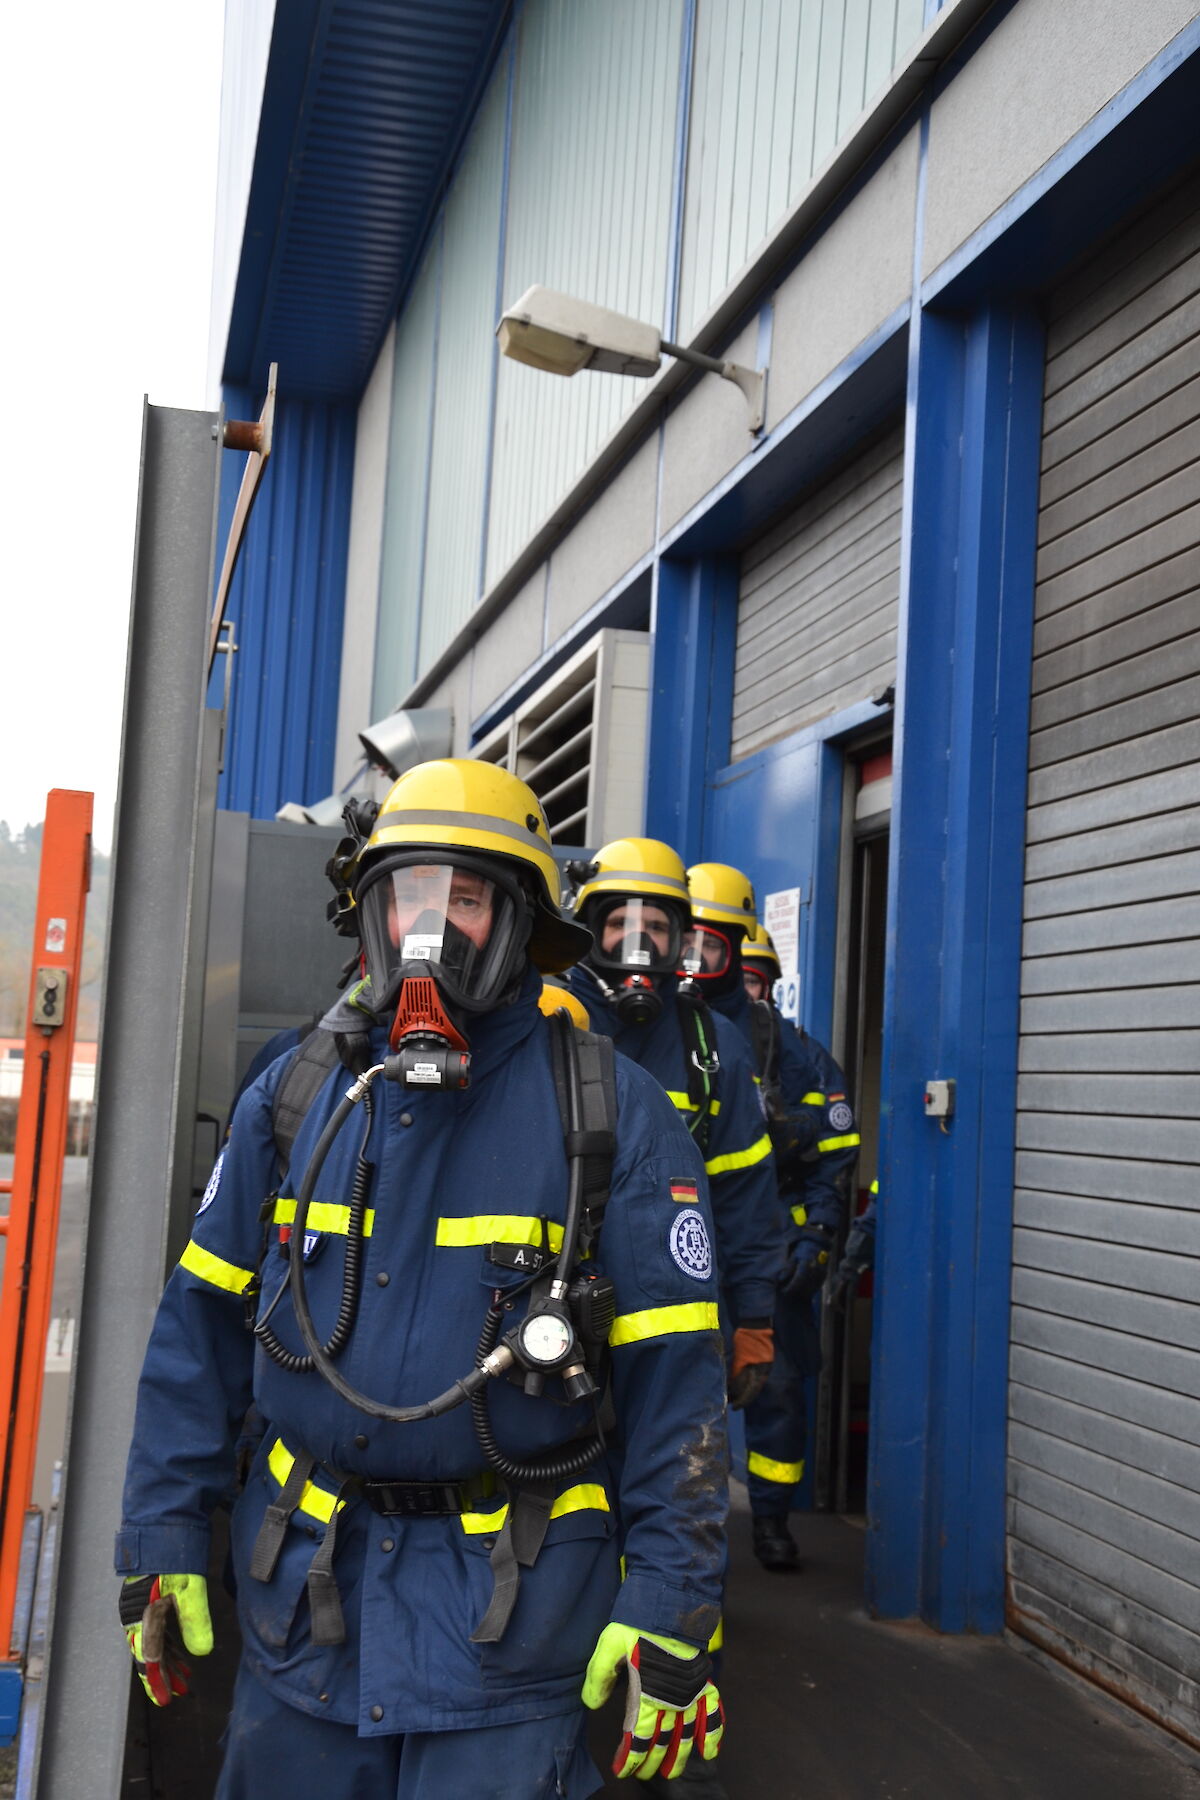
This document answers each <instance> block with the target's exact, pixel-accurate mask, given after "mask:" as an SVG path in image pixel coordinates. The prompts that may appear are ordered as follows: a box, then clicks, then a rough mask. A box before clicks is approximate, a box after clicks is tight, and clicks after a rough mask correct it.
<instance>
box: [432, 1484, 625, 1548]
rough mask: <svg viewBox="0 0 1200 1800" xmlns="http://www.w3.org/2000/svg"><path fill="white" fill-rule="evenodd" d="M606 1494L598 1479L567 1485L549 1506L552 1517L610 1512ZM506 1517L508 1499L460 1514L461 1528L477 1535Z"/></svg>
mask: <svg viewBox="0 0 1200 1800" xmlns="http://www.w3.org/2000/svg"><path fill="white" fill-rule="evenodd" d="M611 1511H612V1508H611V1507H610V1506H609V1504H608V1495H607V1494H606V1493H605V1491H604V1489H603V1488H602V1487H601V1486H600V1483H599V1482H598V1481H581V1482H579V1483H577V1485H576V1486H575V1487H569V1488H566V1489H564V1491H563V1492H562V1493H561V1494H560V1495H559V1496H558V1499H557V1500H556V1501H555V1502H554V1505H553V1506H552V1507H551V1508H550V1517H551V1518H552V1519H565V1518H566V1516H567V1514H568V1513H577V1512H604V1513H606V1512H611ZM507 1517H508V1501H507V1500H506V1501H504V1503H503V1505H501V1506H498V1507H497V1508H496V1510H495V1512H490V1513H484V1512H469V1513H463V1514H462V1528H463V1530H464V1531H465V1532H466V1533H467V1535H468V1537H478V1536H479V1535H480V1533H482V1532H485V1531H499V1529H500V1527H501V1526H502V1525H503V1523H504V1521H505V1519H506V1518H507Z"/></svg>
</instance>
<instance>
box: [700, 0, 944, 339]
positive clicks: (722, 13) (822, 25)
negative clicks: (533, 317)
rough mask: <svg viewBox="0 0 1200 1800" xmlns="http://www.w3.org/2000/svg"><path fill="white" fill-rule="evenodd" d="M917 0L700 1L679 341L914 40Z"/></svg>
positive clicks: (775, 222) (919, 4)
mask: <svg viewBox="0 0 1200 1800" xmlns="http://www.w3.org/2000/svg"><path fill="white" fill-rule="evenodd" d="M922 13H923V6H922V0H698V5H697V9H696V48H695V61H694V76H693V83H692V107H691V119H690V127H689V145H688V170H687V189H686V196H685V204H684V230H683V267H682V276H681V284H680V307H679V325H678V332H677V336H678V337H679V338H680V339H682V340H686V338H687V336H688V335H689V333H690V332H691V331H692V329H693V328H694V327H695V325H696V324H697V323H698V321H699V320H700V319H701V318H703V316H704V314H705V313H706V312H707V311H708V309H709V307H710V305H711V304H712V302H713V301H714V300H715V299H716V297H717V295H718V294H719V293H720V292H721V291H722V289H723V288H725V287H726V286H727V285H728V283H729V282H730V280H731V279H732V278H733V276H734V275H735V274H736V273H737V271H738V269H740V268H741V266H742V265H743V263H745V262H747V261H748V260H749V258H750V255H751V253H752V252H753V251H754V250H755V249H756V247H757V246H758V245H759V244H760V243H761V242H762V240H763V239H764V238H765V237H766V236H767V235H768V233H769V232H771V231H772V230H774V229H775V227H776V226H777V225H778V224H779V222H780V220H781V219H782V217H783V215H784V213H785V212H786V211H787V209H788V208H789V206H791V205H792V203H793V202H794V201H795V200H796V199H797V198H798V196H799V195H800V193H801V192H802V191H803V189H804V188H805V186H806V185H807V183H808V182H809V181H810V179H811V178H812V176H813V174H814V172H815V171H816V170H817V169H818V168H819V167H820V166H821V164H822V163H823V162H824V161H825V159H826V157H827V156H828V155H829V153H830V151H831V150H832V149H833V148H834V146H835V144H836V143H837V142H838V140H839V139H840V138H841V137H843V136H844V135H845V132H846V130H847V129H848V127H849V126H850V125H851V124H852V123H853V121H854V120H855V119H856V118H857V117H858V115H859V113H860V112H861V111H862V109H863V106H864V105H865V103H866V102H867V101H868V100H869V99H870V98H871V96H872V95H873V94H874V93H875V92H876V90H877V89H878V88H879V87H880V85H881V84H882V83H883V82H884V81H886V79H887V77H888V75H889V73H890V72H891V70H892V68H893V67H894V65H895V63H896V61H897V60H898V58H899V57H900V56H902V55H903V54H904V52H905V51H907V50H908V48H909V47H910V45H911V44H913V43H914V42H915V40H916V39H917V37H919V35H920V32H921V23H922Z"/></svg>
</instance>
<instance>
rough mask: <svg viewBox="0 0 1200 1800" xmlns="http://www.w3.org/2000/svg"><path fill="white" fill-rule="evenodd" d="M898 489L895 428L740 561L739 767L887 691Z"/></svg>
mask: <svg viewBox="0 0 1200 1800" xmlns="http://www.w3.org/2000/svg"><path fill="white" fill-rule="evenodd" d="M903 480H904V444H903V434H902V432H901V429H900V427H899V426H897V427H896V428H895V429H894V430H892V431H889V433H888V434H887V436H886V437H885V438H883V439H881V440H880V441H878V442H877V443H875V444H873V445H872V446H871V447H870V449H868V450H866V451H864V452H863V453H862V454H861V455H860V456H858V457H856V458H855V460H854V461H853V462H852V463H851V464H849V465H848V467H846V468H845V469H843V470H842V471H841V472H840V474H838V475H836V476H834V477H833V479H832V480H830V481H828V482H826V483H825V484H824V485H823V486H822V487H820V488H818V489H817V490H816V492H815V493H812V494H810V495H809V496H808V497H807V498H806V499H805V500H803V501H802V502H801V504H800V505H799V506H798V507H796V508H795V510H794V511H792V512H790V513H789V514H788V515H787V516H786V518H784V519H781V520H780V521H779V523H778V524H776V525H774V526H773V527H772V528H771V530H770V531H769V532H767V533H766V534H765V536H763V537H761V538H759V539H758V541H757V542H756V543H754V544H751V545H750V547H749V548H748V549H747V550H746V552H745V554H744V555H743V558H742V568H741V580H740V585H739V594H738V625H737V648H736V651H735V655H734V671H733V735H732V759H733V760H734V761H736V760H737V759H738V758H739V757H742V756H749V755H750V754H751V752H752V751H754V750H758V749H761V748H762V746H763V745H764V744H769V743H771V742H773V741H774V739H776V738H779V737H783V736H784V735H785V734H786V733H787V732H789V731H795V730H797V729H798V728H799V727H800V726H801V725H807V724H810V723H811V722H812V721H813V720H814V719H820V718H824V717H826V716H827V715H828V714H829V713H833V712H838V711H840V710H841V709H842V708H843V707H846V706H852V705H854V704H855V702H856V701H859V700H867V699H870V698H871V697H872V696H873V695H875V694H878V693H879V692H880V691H881V690H882V689H883V688H885V687H887V686H888V684H889V683H890V682H892V681H894V679H895V674H896V614H897V608H898V603H899V594H900V503H901V490H902V487H903Z"/></svg>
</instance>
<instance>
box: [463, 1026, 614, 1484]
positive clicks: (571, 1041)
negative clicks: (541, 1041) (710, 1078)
mask: <svg viewBox="0 0 1200 1800" xmlns="http://www.w3.org/2000/svg"><path fill="white" fill-rule="evenodd" d="M551 1024H552V1026H553V1028H555V1029H556V1030H557V1031H558V1032H559V1033H560V1036H561V1040H562V1049H563V1065H564V1067H565V1069H566V1083H567V1127H568V1131H569V1133H570V1136H571V1138H576V1137H577V1136H578V1133H579V1130H580V1127H581V1124H582V1120H583V1085H582V1081H581V1079H580V1074H579V1057H578V1054H577V1052H576V1048H575V1036H574V1033H575V1027H574V1025H573V1024H572V1023H571V1017H570V1014H569V1013H568V1012H567V1010H566V1008H565V1007H559V1009H558V1011H557V1012H555V1013H554V1014H552V1016H551ZM567 1162H568V1167H569V1183H568V1187H567V1216H566V1220H565V1222H564V1224H563V1235H562V1247H561V1249H560V1250H559V1253H558V1263H557V1265H556V1267H555V1271H554V1280H553V1282H552V1284H551V1289H550V1291H551V1293H552V1294H553V1295H554V1296H555V1298H559V1297H561V1296H562V1295H563V1294H565V1293H566V1291H567V1285H568V1283H569V1282H570V1279H571V1269H572V1266H573V1265H574V1262H575V1256H576V1252H577V1250H578V1247H579V1227H580V1224H581V1222H582V1219H583V1157H582V1155H581V1154H579V1153H578V1152H577V1151H572V1152H571V1153H570V1154H569V1155H568V1157H567ZM503 1317H504V1308H503V1306H502V1305H499V1304H495V1305H492V1306H490V1307H489V1308H488V1313H487V1317H486V1318H485V1319H484V1322H483V1330H482V1331H481V1332H480V1334H479V1343H478V1345H477V1346H476V1350H475V1361H476V1363H477V1365H478V1366H479V1367H480V1368H482V1367H483V1365H484V1362H485V1360H486V1358H487V1357H488V1356H489V1355H490V1354H491V1352H492V1351H493V1350H494V1349H495V1345H496V1339H497V1337H498V1336H499V1332H500V1325H501V1321H502V1319H503ZM471 1419H472V1422H473V1424H474V1426H475V1435H476V1437H477V1438H478V1439H479V1447H480V1449H481V1450H482V1451H483V1454H484V1457H485V1458H486V1460H487V1462H488V1464H489V1465H490V1466H491V1467H492V1468H493V1469H495V1470H496V1471H497V1473H498V1474H500V1475H504V1476H506V1477H507V1479H508V1480H509V1481H539V1480H557V1479H559V1478H561V1477H563V1476H566V1475H577V1474H578V1473H579V1471H580V1470H581V1469H586V1468H587V1467H588V1465H589V1464H590V1463H593V1462H595V1460H596V1458H597V1457H598V1456H599V1454H600V1451H601V1448H602V1446H603V1442H604V1440H603V1438H602V1437H601V1435H600V1432H599V1431H598V1430H597V1431H596V1432H594V1433H593V1435H592V1436H591V1437H589V1438H585V1439H584V1440H583V1442H582V1443H578V1444H576V1445H575V1446H574V1448H571V1447H570V1446H564V1447H563V1449H561V1450H559V1451H551V1452H550V1453H549V1454H548V1455H547V1456H545V1457H544V1458H541V1459H539V1460H538V1461H537V1462H527V1463H524V1462H517V1461H515V1460H514V1459H513V1458H512V1457H511V1456H506V1455H505V1454H504V1452H503V1451H502V1450H501V1448H500V1446H499V1444H498V1443H497V1442H496V1435H495V1433H494V1431H493V1430H492V1421H491V1415H490V1414H489V1412H488V1399H487V1388H486V1386H482V1387H478V1388H476V1389H475V1391H474V1392H473V1393H472V1395H471Z"/></svg>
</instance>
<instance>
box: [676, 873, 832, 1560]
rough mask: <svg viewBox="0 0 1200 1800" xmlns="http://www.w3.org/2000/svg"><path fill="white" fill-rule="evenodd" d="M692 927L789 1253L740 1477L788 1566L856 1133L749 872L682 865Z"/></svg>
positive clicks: (771, 1554) (768, 1548) (762, 1531)
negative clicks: (774, 1181)
mask: <svg viewBox="0 0 1200 1800" xmlns="http://www.w3.org/2000/svg"><path fill="white" fill-rule="evenodd" d="M688 888H689V891H690V894H691V905H692V917H693V922H694V930H693V933H692V935H691V938H690V939H689V943H688V953H687V958H686V960H685V967H688V968H689V969H692V970H693V971H694V973H695V978H696V980H697V982H698V984H699V986H700V987H701V989H702V990H703V991H704V993H705V994H706V995H707V996H708V998H709V1001H710V1003H711V1005H712V1007H713V1008H714V1010H715V1011H716V1012H718V1013H719V1014H720V1015H721V1016H722V1017H723V1018H725V1019H728V1020H729V1021H730V1022H731V1023H732V1024H734V1025H735V1026H736V1027H737V1028H738V1030H739V1032H740V1033H741V1034H742V1036H743V1037H744V1039H745V1041H746V1042H747V1044H748V1045H749V1046H750V1048H751V1050H752V1052H753V1055H754V1062H755V1067H756V1068H757V1070H758V1074H759V1078H760V1080H761V1082H762V1091H763V1096H764V1099H765V1101H766V1107H767V1114H768V1117H769V1119H770V1121H771V1136H772V1140H773V1142H774V1145H775V1156H776V1173H777V1175H778V1179H779V1192H780V1196H781V1198H782V1201H783V1204H784V1207H785V1208H786V1218H785V1222H784V1228H785V1230H786V1231H787V1233H788V1254H787V1263H786V1268H785V1272H784V1275H783V1278H782V1281H781V1285H780V1291H779V1298H778V1302H777V1304H776V1308H775V1314H774V1327H775V1360H774V1362H773V1364H772V1367H771V1371H770V1374H769V1376H768V1378H767V1381H766V1383H765V1385H764V1387H763V1390H762V1392H761V1394H759V1395H758V1396H757V1397H756V1398H755V1399H754V1400H753V1401H752V1402H751V1404H750V1405H749V1406H748V1407H747V1409H746V1451H747V1456H746V1463H747V1484H748V1487H749V1492H750V1510H751V1513H752V1515H753V1521H752V1522H753V1530H754V1552H755V1555H756V1556H757V1557H758V1560H759V1562H760V1563H761V1564H762V1565H763V1567H764V1568H766V1569H770V1570H773V1571H786V1570H795V1569H797V1568H799V1556H798V1552H797V1548H796V1543H795V1540H794V1538H793V1537H792V1534H791V1531H790V1530H789V1527H788V1514H789V1512H790V1510H791V1507H792V1503H793V1500H794V1499H795V1494H796V1489H797V1487H798V1485H799V1482H800V1480H801V1477H802V1476H803V1474H804V1449H805V1437H806V1429H807V1418H806V1407H805V1392H804V1384H805V1379H806V1377H808V1376H810V1375H814V1374H815V1373H816V1372H817V1369H818V1367H819V1364H820V1334H819V1329H818V1325H817V1320H816V1316H815V1310H814V1301H815V1299H816V1296H817V1294H818V1293H819V1291H820V1289H821V1286H822V1284H823V1283H824V1281H825V1278H826V1275H827V1273H828V1271H829V1259H830V1256H831V1255H832V1253H833V1251H834V1250H835V1248H836V1245H837V1238H838V1233H839V1230H840V1226H841V1220H842V1214H843V1210H844V1207H845V1199H844V1189H845V1183H846V1181H847V1179H848V1171H849V1170H850V1169H851V1168H852V1167H853V1164H854V1162H855V1159H856V1158H857V1155H858V1144H859V1137H858V1131H857V1128H856V1125H855V1119H854V1112H853V1109H852V1107H851V1105H850V1101H849V1098H848V1096H847V1093H846V1082H845V1077H844V1076H843V1074H842V1072H841V1070H840V1069H839V1068H838V1066H837V1064H836V1063H835V1062H834V1060H833V1058H832V1056H830V1054H829V1052H828V1051H827V1050H826V1049H825V1048H824V1046H823V1045H822V1044H820V1043H818V1042H817V1040H816V1039H815V1038H813V1037H810V1036H809V1034H808V1033H807V1032H805V1031H802V1030H799V1029H796V1028H795V1027H793V1026H792V1025H791V1024H789V1023H788V1021H787V1020H786V1019H784V1018H782V1017H781V1016H780V1014H779V1012H778V1010H777V1009H776V1007H775V1006H774V1005H773V1004H772V1001H771V984H772V983H773V982H774V981H775V980H777V979H778V977H779V959H778V957H777V956H776V955H775V950H774V946H773V945H772V943H771V940H770V938H769V937H768V935H767V933H766V932H765V931H764V930H763V928H762V927H761V926H760V925H758V923H757V921H756V919H755V903H754V892H753V888H752V887H751V884H750V881H749V878H748V877H747V876H746V875H744V874H743V873H742V871H741V870H740V869H735V868H732V867H730V866H729V865H728V864H727V863H698V864H696V865H695V866H694V867H693V868H691V869H689V870H688Z"/></svg>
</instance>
